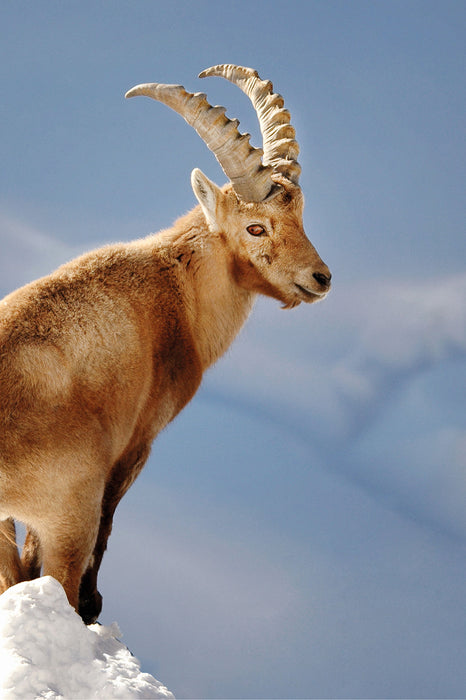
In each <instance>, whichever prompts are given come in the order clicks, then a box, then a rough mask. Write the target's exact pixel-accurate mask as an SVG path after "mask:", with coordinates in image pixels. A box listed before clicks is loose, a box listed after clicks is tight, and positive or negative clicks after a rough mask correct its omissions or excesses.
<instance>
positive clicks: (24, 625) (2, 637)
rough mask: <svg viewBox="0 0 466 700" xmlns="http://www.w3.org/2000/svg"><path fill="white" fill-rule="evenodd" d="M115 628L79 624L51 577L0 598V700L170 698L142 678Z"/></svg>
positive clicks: (19, 586) (163, 689)
mask: <svg viewBox="0 0 466 700" xmlns="http://www.w3.org/2000/svg"><path fill="white" fill-rule="evenodd" d="M120 636H121V632H120V630H119V629H118V625H117V624H116V623H113V624H112V625H111V626H110V627H103V626H101V625H97V624H96V625H89V626H88V627H86V625H84V624H83V622H82V620H81V618H80V617H79V615H78V614H77V613H76V612H75V611H74V609H73V608H72V607H71V606H70V605H69V603H68V600H67V598H66V595H65V591H64V590H63V588H62V586H61V585H60V584H59V583H58V581H56V580H55V579H54V578H52V577H51V576H43V577H42V578H39V579H36V580H34V581H25V582H24V583H19V584H17V585H16V586H12V587H11V588H9V589H8V590H7V591H6V592H5V593H3V595H1V596H0V697H1V698H2V700H25V698H27V699H28V700H32V698H47V699H48V700H49V699H52V698H63V699H65V700H68V698H70V699H71V698H81V699H82V698H86V699H89V700H90V699H91V698H125V699H126V698H173V697H174V696H173V695H172V693H170V691H169V690H167V688H166V687H165V686H163V685H162V684H161V683H159V681H157V680H155V678H154V677H153V676H151V675H150V674H148V673H142V672H141V669H140V666H139V662H138V660H137V659H136V658H135V657H134V656H132V654H131V653H130V652H129V650H128V649H127V648H126V647H125V646H124V644H122V643H121V642H120V641H119V640H118V639H117V637H120Z"/></svg>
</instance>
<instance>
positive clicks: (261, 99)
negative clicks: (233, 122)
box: [199, 63, 301, 185]
mask: <svg viewBox="0 0 466 700" xmlns="http://www.w3.org/2000/svg"><path fill="white" fill-rule="evenodd" d="M210 76H218V77H221V78H225V79H226V80H229V81H230V82H231V83H234V84H235V85H237V86H238V87H239V88H240V89H241V90H242V91H243V92H244V93H245V94H246V95H247V96H248V97H249V99H250V100H251V102H252V104H253V106H254V109H255V110H256V112H257V116H258V119H259V125H260V129H261V133H262V139H263V148H264V157H263V163H264V165H265V166H267V165H270V166H272V168H273V170H274V171H275V172H280V173H282V175H284V176H285V177H286V178H287V179H288V180H290V181H291V182H294V183H295V184H296V185H297V184H299V176H300V173H301V166H300V165H299V163H298V161H297V158H298V153H299V146H298V143H297V141H296V139H295V130H294V127H293V126H292V125H291V123H290V113H289V112H288V110H287V109H285V108H284V106H283V105H284V100H283V97H282V96H281V95H279V94H278V93H274V92H273V85H272V83H271V82H270V80H261V78H260V77H259V74H258V73H257V71H255V70H254V69H253V68H245V67H244V66H235V65H233V64H231V63H224V64H220V65H217V66H212V67H211V68H207V69H206V70H204V71H202V73H200V74H199V77H200V78H206V77H210Z"/></svg>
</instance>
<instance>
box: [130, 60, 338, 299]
mask: <svg viewBox="0 0 466 700" xmlns="http://www.w3.org/2000/svg"><path fill="white" fill-rule="evenodd" d="M207 76H221V77H223V78H226V79H227V80H230V81H231V82H232V83H234V84H235V85H238V87H239V88H241V90H243V92H245V93H246V95H248V97H249V98H250V99H251V102H252V104H253V106H254V108H255V110H256V113H257V116H258V119H259V124H260V129H261V133H262V138H263V149H260V148H254V147H253V146H251V145H250V143H249V134H241V133H240V132H239V131H238V124H239V122H238V120H236V119H235V120H231V119H228V117H226V116H225V108H224V107H220V106H217V107H212V106H211V105H210V104H209V103H208V102H207V98H206V96H205V95H204V94H203V93H195V94H193V93H189V92H186V90H185V89H184V88H183V87H182V86H181V85H164V84H160V83H146V84H143V85H137V86H136V87H134V88H132V89H131V90H130V91H129V92H127V93H126V97H134V96H136V95H146V96H147V97H151V98H153V99H155V100H158V101H160V102H163V103H164V104H166V105H168V106H169V107H171V108H172V109H174V110H175V111H176V112H178V113H179V114H181V116H183V117H184V119H185V120H186V121H187V122H188V124H191V126H193V127H194V129H195V130H196V131H197V133H198V134H199V135H200V136H201V138H202V139H203V140H204V142H205V143H206V145H207V146H208V148H210V150H211V151H212V152H213V153H214V155H215V156H216V158H217V160H218V161H219V163H220V165H221V166H222V168H223V171H224V172H225V174H226V175H227V177H228V178H229V180H230V183H229V184H228V185H226V186H224V187H223V188H219V187H217V185H215V184H214V183H213V182H212V181H211V180H209V179H208V178H207V177H206V176H205V175H204V174H203V173H202V172H201V171H200V170H198V169H195V170H194V171H193V173H192V176H191V183H192V187H193V190H194V193H195V195H196V197H197V199H198V201H199V203H200V205H201V207H202V210H203V212H204V216H205V218H206V221H207V223H208V226H209V228H210V229H211V230H212V231H214V232H216V233H217V234H218V235H220V236H221V237H222V238H223V239H224V242H225V245H226V246H227V247H228V248H229V250H230V252H231V266H232V272H233V274H234V275H235V277H236V279H237V282H238V284H239V285H240V286H242V287H245V288H246V289H248V290H250V291H252V292H260V293H262V294H267V295H268V296H272V297H274V298H276V299H279V300H280V301H282V302H283V304H284V306H285V307H286V308H291V307H293V306H296V305H297V304H299V303H300V302H301V301H305V302H313V301H317V300H320V299H323V298H324V297H325V296H326V295H327V293H328V291H329V289H330V279H331V275H330V271H329V269H328V267H327V266H326V265H325V263H323V261H322V260H321V258H320V257H319V255H318V253H317V251H316V250H315V248H314V247H313V245H312V244H311V243H310V241H309V239H308V238H307V237H306V234H305V232H304V228H303V222H302V215H303V204H304V199H303V195H302V192H301V188H300V187H299V175H300V172H301V167H300V165H299V163H298V161H297V156H298V153H299V146H298V144H297V142H296V140H295V130H294V128H293V126H292V125H291V124H290V114H289V112H288V111H287V110H286V109H284V107H283V104H284V102H283V98H282V97H281V96H280V95H278V94H276V93H274V92H273V86H272V83H271V82H270V81H264V80H261V79H260V77H259V75H258V74H257V72H256V71H254V70H252V69H251V68H244V67H241V66H234V65H229V64H227V65H218V66H214V67H212V68H209V69H207V70H205V71H203V72H202V73H201V74H200V76H199V77H201V78H204V77H207Z"/></svg>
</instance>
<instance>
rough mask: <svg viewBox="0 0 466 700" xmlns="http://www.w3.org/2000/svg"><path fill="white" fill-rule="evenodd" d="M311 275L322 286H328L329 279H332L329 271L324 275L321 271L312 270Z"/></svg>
mask: <svg viewBox="0 0 466 700" xmlns="http://www.w3.org/2000/svg"><path fill="white" fill-rule="evenodd" d="M312 276H313V277H314V279H315V280H316V281H317V282H318V283H319V284H320V285H321V286H322V287H328V286H329V284H330V280H331V279H332V275H331V274H330V272H329V273H328V275H324V273H323V272H314V274H313V275H312Z"/></svg>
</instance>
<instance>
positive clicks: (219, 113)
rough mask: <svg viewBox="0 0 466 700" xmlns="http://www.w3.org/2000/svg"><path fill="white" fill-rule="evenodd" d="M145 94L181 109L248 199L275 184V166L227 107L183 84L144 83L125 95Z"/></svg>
mask: <svg viewBox="0 0 466 700" xmlns="http://www.w3.org/2000/svg"><path fill="white" fill-rule="evenodd" d="M137 95H145V96H146V97H151V98H152V99H154V100H158V101H159V102H163V103H164V104H166V105H167V106H168V107H171V108H172V109H173V110H174V111H175V112H178V114H180V115H181V116H182V117H183V118H184V119H185V120H186V121H187V122H188V124H190V125H191V126H192V127H193V128H194V129H195V130H196V131H197V133H198V134H199V136H200V137H201V138H202V140H203V141H204V143H205V144H206V146H207V147H208V148H209V149H210V150H211V151H212V152H213V154H214V155H215V157H216V158H217V160H218V162H219V163H220V165H221V166H222V169H223V171H224V173H225V175H226V176H227V177H228V178H229V180H230V182H231V184H232V185H233V188H234V190H235V192H236V194H237V195H238V197H240V198H241V199H243V200H244V201H246V202H262V201H263V200H264V199H266V198H267V196H268V195H269V194H270V192H271V190H272V189H273V187H274V183H273V181H272V179H271V174H272V171H273V169H272V167H268V166H264V165H263V164H262V156H263V151H262V149H260V148H254V147H253V146H251V144H250V143H249V138H250V137H249V134H241V133H240V132H239V131H238V124H239V122H238V120H237V119H228V117H227V116H226V115H225V107H221V106H217V107H212V105H210V104H209V103H208V101H207V97H206V95H205V94H204V93H201V92H197V93H191V92H187V91H186V90H185V89H184V87H183V86H182V85H165V84H163V83H145V84H142V85H136V86H135V87H133V88H132V89H131V90H129V91H128V92H127V93H126V95H125V97H135V96H137Z"/></svg>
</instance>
